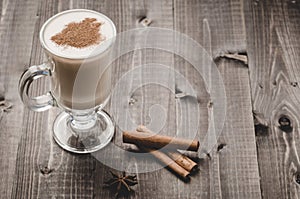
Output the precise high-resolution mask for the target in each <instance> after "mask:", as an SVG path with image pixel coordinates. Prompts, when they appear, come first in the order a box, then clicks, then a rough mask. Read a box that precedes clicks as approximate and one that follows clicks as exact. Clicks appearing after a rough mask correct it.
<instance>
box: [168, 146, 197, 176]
mask: <svg viewBox="0 0 300 199" xmlns="http://www.w3.org/2000/svg"><path fill="white" fill-rule="evenodd" d="M167 154H168V156H170V158H171V159H173V160H174V161H175V162H176V163H177V164H178V165H179V166H181V167H183V168H184V169H185V170H187V171H188V172H195V171H196V169H197V167H198V165H197V163H196V162H194V161H193V160H191V159H190V158H188V157H187V156H185V155H183V154H181V153H178V152H176V151H168V152H167Z"/></svg>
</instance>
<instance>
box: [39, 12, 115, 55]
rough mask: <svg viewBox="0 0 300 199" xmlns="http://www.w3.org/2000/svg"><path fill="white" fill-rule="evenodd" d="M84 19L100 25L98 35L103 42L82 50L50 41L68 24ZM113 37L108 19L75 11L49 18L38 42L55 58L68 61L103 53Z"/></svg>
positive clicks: (111, 24)
mask: <svg viewBox="0 0 300 199" xmlns="http://www.w3.org/2000/svg"><path fill="white" fill-rule="evenodd" d="M85 18H95V19H97V21H98V22H100V23H101V24H102V25H101V26H100V34H101V35H102V37H103V38H104V41H101V42H100V43H99V44H96V45H92V46H88V47H84V48H75V47H72V46H59V45H58V44H56V43H55V42H53V41H52V40H51V37H52V36H54V35H56V34H57V33H59V32H61V31H62V30H63V29H64V28H65V27H66V25H68V24H69V23H71V22H80V21H82V20H84V19H85ZM115 35H116V29H115V26H114V24H113V22H112V21H111V20H110V19H109V18H108V17H106V16H105V15H102V14H100V13H98V12H95V11H91V10H84V9H76V10H71V11H65V12H62V13H60V14H58V15H55V16H53V17H52V18H50V19H49V20H48V21H47V22H46V23H45V25H44V26H43V27H42V31H41V33H40V40H41V42H42V45H43V46H44V47H45V48H46V49H47V50H48V51H50V52H51V53H53V54H55V55H57V56H60V57H64V58H70V59H84V58H87V57H89V56H91V55H92V54H100V53H101V52H103V51H105V50H106V49H107V48H108V47H109V46H110V45H111V43H112V39H113V38H114V37H115Z"/></svg>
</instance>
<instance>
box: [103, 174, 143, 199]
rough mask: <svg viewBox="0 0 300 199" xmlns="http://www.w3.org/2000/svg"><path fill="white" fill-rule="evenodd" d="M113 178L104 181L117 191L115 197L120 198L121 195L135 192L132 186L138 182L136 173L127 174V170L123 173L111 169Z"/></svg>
mask: <svg viewBox="0 0 300 199" xmlns="http://www.w3.org/2000/svg"><path fill="white" fill-rule="evenodd" d="M109 172H110V173H111V175H112V178H111V179H109V180H107V181H106V182H104V184H105V186H106V187H109V188H111V190H112V191H114V192H116V193H115V197H116V198H118V197H119V196H121V195H128V194H129V193H132V192H133V189H132V188H131V186H134V185H136V184H138V182H137V178H136V175H126V173H125V171H123V173H122V174H121V175H118V174H115V173H113V172H112V171H109Z"/></svg>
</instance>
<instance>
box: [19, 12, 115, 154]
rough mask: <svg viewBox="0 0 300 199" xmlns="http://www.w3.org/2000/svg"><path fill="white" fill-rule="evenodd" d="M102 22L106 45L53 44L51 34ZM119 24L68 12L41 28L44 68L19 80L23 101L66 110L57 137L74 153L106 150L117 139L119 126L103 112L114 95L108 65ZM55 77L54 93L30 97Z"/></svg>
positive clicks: (95, 15)
mask: <svg viewBox="0 0 300 199" xmlns="http://www.w3.org/2000/svg"><path fill="white" fill-rule="evenodd" d="M85 18H96V19H97V21H100V22H101V26H100V33H101V34H102V32H103V34H104V37H105V39H104V41H101V42H100V43H99V44H97V45H96V47H95V45H94V47H85V48H82V49H78V48H77V49H76V48H74V47H70V46H68V47H62V46H58V45H56V44H54V42H52V41H51V36H53V35H55V34H56V33H57V31H58V30H62V29H63V28H64V27H65V26H66V24H69V23H71V22H74V21H75V20H76V21H82V20H83V19H85ZM115 36H116V28H115V25H114V23H113V22H112V21H111V20H110V19H109V18H108V17H106V16H105V15H103V14H101V13H98V12H95V11H92V10H86V9H74V10H67V11H64V12H61V13H58V14H56V15H55V16H53V17H51V18H50V19H48V20H47V21H46V22H45V23H44V25H43V26H42V28H41V30H40V34H39V37H40V42H41V44H42V47H43V49H44V51H45V53H46V55H47V61H46V62H45V63H43V64H40V65H36V66H31V67H29V69H27V70H26V71H25V72H24V73H23V75H22V76H21V78H20V81H19V94H20V97H21V99H22V102H23V103H24V104H25V105H26V106H28V107H29V108H30V109H31V110H34V111H38V112H39V111H45V110H48V109H50V108H51V107H59V108H60V109H62V110H63V112H62V113H60V114H59V115H58V116H57V117H56V119H55V121H54V124H53V137H54V139H55V141H56V142H57V143H58V144H59V145H60V146H61V147H62V148H64V149H65V150H67V151H71V152H74V153H91V152H94V151H97V150H99V149H101V148H103V147H105V146H106V145H107V144H108V143H109V142H110V141H111V139H112V137H113V135H114V125H113V122H112V120H111V118H110V117H109V115H108V114H107V113H105V112H104V111H103V110H102V108H103V107H104V106H105V104H106V103H107V101H108V100H109V97H110V92H111V91H110V89H111V68H110V67H108V64H109V61H110V55H111V51H112V45H113V43H114V40H113V38H114V37H115ZM46 76H48V77H50V79H51V89H50V90H51V91H49V92H47V93H46V94H45V95H42V96H38V97H30V96H29V89H30V87H31V83H32V82H33V81H34V80H36V79H38V78H41V77H46Z"/></svg>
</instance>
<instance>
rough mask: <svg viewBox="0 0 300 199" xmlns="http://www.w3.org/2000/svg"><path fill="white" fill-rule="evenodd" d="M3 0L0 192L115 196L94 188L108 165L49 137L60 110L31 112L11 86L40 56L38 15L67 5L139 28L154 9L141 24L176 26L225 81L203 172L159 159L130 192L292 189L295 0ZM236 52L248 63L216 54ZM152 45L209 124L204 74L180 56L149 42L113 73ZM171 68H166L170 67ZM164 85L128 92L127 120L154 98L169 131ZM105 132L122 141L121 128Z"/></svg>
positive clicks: (147, 54)
mask: <svg viewBox="0 0 300 199" xmlns="http://www.w3.org/2000/svg"><path fill="white" fill-rule="evenodd" d="M0 6H1V7H0V12H1V16H0V50H1V54H0V58H1V59H0V101H1V99H3V98H5V103H4V104H3V105H2V104H1V105H0V160H1V161H0V171H1V172H0V197H1V198H112V197H113V196H112V195H110V193H109V191H108V190H107V189H104V188H103V182H104V181H105V180H106V179H107V178H109V174H108V171H109V170H110V168H109V167H107V166H105V165H103V164H102V163H101V162H99V161H97V160H96V159H95V158H94V157H93V156H91V155H74V154H71V153H68V152H65V151H64V150H62V149H61V148H60V147H58V146H57V144H56V143H55V142H54V141H53V139H52V137H51V128H52V123H53V120H54V118H55V116H56V115H57V113H58V110H54V109H53V110H50V111H48V112H43V113H35V112H32V111H30V110H28V109H26V108H24V106H23V105H22V103H21V101H20V99H19V96H18V89H17V84H18V80H19V77H20V75H21V73H22V72H23V71H24V69H25V68H27V67H28V66H30V65H33V64H37V63H41V62H42V61H43V60H44V55H43V50H42V49H41V46H40V44H39V40H38V33H39V30H40V28H41V26H42V24H43V23H44V22H45V21H46V20H47V19H48V18H49V17H51V16H52V15H54V14H56V13H58V12H60V11H63V10H66V9H71V8H87V9H93V10H96V11H99V12H102V13H104V14H106V15H107V16H109V17H110V18H111V19H112V20H113V21H114V22H115V24H116V26H117V29H118V32H122V31H125V30H129V29H132V28H136V27H144V25H145V24H143V23H140V19H142V18H147V19H149V20H151V22H152V23H151V24H149V26H150V27H163V28H170V29H174V30H177V31H179V32H182V33H184V34H186V35H188V36H190V37H191V38H193V39H194V40H196V41H197V42H199V43H200V44H201V45H203V46H204V47H205V48H206V50H207V51H208V53H210V54H211V56H212V57H213V58H214V59H215V62H216V64H217V66H218V69H219V70H220V73H221V75H222V77H223V80H224V84H225V89H226V94H227V107H226V110H227V117H226V121H225V125H224V129H223V132H222V134H221V136H220V138H219V140H218V144H217V145H216V146H215V148H214V149H213V150H212V151H211V152H210V154H209V155H207V157H206V158H203V159H202V160H201V161H200V162H199V165H200V171H199V172H198V173H197V174H196V175H195V176H193V178H192V180H191V182H189V183H184V182H183V181H181V180H179V179H178V178H177V177H176V176H174V175H173V174H172V173H170V172H169V171H168V170H166V169H160V170H158V171H154V172H150V173H143V174H138V179H139V184H138V185H137V186H135V187H134V189H135V190H136V192H135V195H132V196H131V197H132V198H149V199H150V198H151V199H152V198H174V199H175V198H187V199H188V198H195V199H196V198H272V199H273V198H299V197H300V192H299V191H300V190H299V184H300V161H299V156H298V152H299V150H300V147H299V144H300V136H299V125H300V124H299V121H300V118H299V115H300V109H299V106H298V104H299V99H300V98H299V97H300V89H299V84H300V83H299V81H300V75H299V74H300V67H299V61H300V60H299V59H300V58H299V55H300V40H299V39H298V36H300V2H299V1H297V0H286V1H285V0H282V1H279V0H274V1H271V0H268V1H259V0H253V1H252V0H251V1H246V0H244V1H238V0H228V1H222V0H219V1H205V0H189V1H180V0H174V1H168V0H163V1H158V0H157V1H135V0H134V1H125V0H124V1H117V0H107V1H80V0H76V1H72V0H66V1H62V0H57V1H50V0H46V1H37V0H31V1H17V0H11V1H8V0H2V1H1V2H0ZM235 53H237V54H241V55H247V56H248V64H245V63H243V62H241V61H238V60H234V59H230V58H225V57H224V54H235ZM143 55H144V57H143ZM152 56H155V57H156V58H157V57H159V59H160V61H161V63H164V64H166V65H174V68H175V69H176V70H177V71H180V73H182V74H183V75H184V76H185V77H187V78H188V79H189V81H190V82H191V83H192V84H193V85H197V88H196V91H197V95H198V97H199V99H201V100H200V102H199V108H200V110H201V114H202V115H203V116H204V117H202V118H201V119H200V124H201V125H200V126H201V129H200V131H206V130H207V127H208V123H207V117H208V113H207V104H208V103H209V94H208V93H207V91H206V87H205V84H204V82H203V79H202V78H201V76H199V77H198V76H197V75H195V71H194V69H193V67H191V66H190V65H189V63H187V62H185V61H183V60H182V59H179V58H178V57H174V56H170V55H168V54H163V53H161V52H155V51H151V50H150V51H149V50H148V51H141V52H137V53H136V54H135V55H134V56H132V57H128V58H126V57H125V58H123V59H124V60H122V61H119V62H118V63H117V64H119V65H120V67H119V68H118V69H116V70H115V71H114V74H115V77H114V81H117V79H118V78H119V77H120V76H121V75H122V74H124V72H126V71H127V70H129V69H130V67H133V66H134V65H135V64H143V63H147V62H148V61H151V57H152ZM141 57H143V58H141ZM121 66H122V67H121ZM168 78H175V77H174V74H170V75H169V76H168ZM47 89H49V85H48V83H47V81H38V83H37V84H36V86H35V89H32V94H33V95H38V94H41V93H43V91H45V90H47ZM175 89H176V88H175V85H174V90H173V91H175ZM173 91H172V90H171V91H166V90H165V89H163V88H160V87H155V86H154V87H143V88H141V89H140V90H138V91H137V92H136V93H135V94H134V96H133V98H134V99H136V102H135V103H134V104H133V106H132V108H131V110H130V111H131V113H132V118H134V119H135V122H136V123H147V122H149V117H148V115H147V114H148V112H149V110H148V108H149V106H151V105H152V104H153V103H160V104H161V105H162V106H163V107H164V108H165V109H166V110H167V113H168V114H167V121H168V125H167V126H165V127H164V129H163V130H162V131H163V133H166V134H171V135H172V132H175V130H176V129H175V128H176V122H177V120H178V119H179V116H178V114H176V113H177V107H176V106H177V102H176V98H175V96H174V94H173V93H172V92H173ZM153 94H155V96H157V97H153ZM10 104H12V105H13V106H12V107H11V108H9V105H10ZM106 110H107V111H108V112H109V111H110V110H111V106H108V107H106ZM280 119H281V120H283V119H285V120H287V119H288V120H290V123H291V125H290V126H283V123H280V122H279V120H280ZM118 135H119V134H118ZM114 142H115V143H116V144H120V143H118V142H120V137H118V136H117V137H116V139H114Z"/></svg>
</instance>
